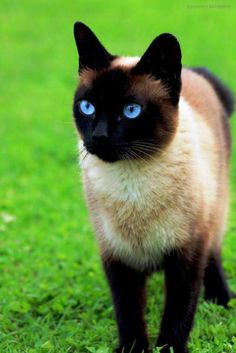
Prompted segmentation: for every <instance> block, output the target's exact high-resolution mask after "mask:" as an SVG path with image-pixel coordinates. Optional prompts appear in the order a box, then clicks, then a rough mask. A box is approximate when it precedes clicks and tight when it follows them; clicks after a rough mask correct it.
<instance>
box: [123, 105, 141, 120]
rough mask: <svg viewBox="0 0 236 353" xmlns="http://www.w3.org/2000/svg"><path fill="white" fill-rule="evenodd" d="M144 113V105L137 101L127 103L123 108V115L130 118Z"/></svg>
mask: <svg viewBox="0 0 236 353" xmlns="http://www.w3.org/2000/svg"><path fill="white" fill-rule="evenodd" d="M141 113H142V107H141V105H140V104H137V103H129V104H126V105H125V106H124V108H123V115H124V116H125V117H126V118H128V119H135V118H137V117H138V116H139V115H140V114H141Z"/></svg>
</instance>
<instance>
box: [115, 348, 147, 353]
mask: <svg viewBox="0 0 236 353" xmlns="http://www.w3.org/2000/svg"><path fill="white" fill-rule="evenodd" d="M114 353H151V351H150V350H149V349H148V348H146V347H133V348H132V347H131V348H130V347H118V348H116V349H115V351H114Z"/></svg>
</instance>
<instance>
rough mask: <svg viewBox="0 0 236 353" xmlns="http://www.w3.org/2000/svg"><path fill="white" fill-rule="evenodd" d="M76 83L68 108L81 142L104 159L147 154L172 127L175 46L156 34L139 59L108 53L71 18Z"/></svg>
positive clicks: (168, 38) (177, 84) (177, 90)
mask: <svg viewBox="0 0 236 353" xmlns="http://www.w3.org/2000/svg"><path fill="white" fill-rule="evenodd" d="M74 33H75V40H76V44H77V48H78V52H79V74H80V86H79V88H78V89H77V91H76V93H75V97H74V104H73V112H74V117H75V122H76V126H77V128H78V131H79V133H80V135H81V138H82V139H83V142H84V146H85V148H86V149H87V151H88V152H89V153H91V154H95V155H97V156H98V157H99V158H100V159H102V160H104V161H106V162H115V161H118V160H123V159H145V160H146V159H147V158H149V157H151V156H152V155H153V154H154V153H158V152H160V151H161V150H162V149H163V148H164V146H165V145H166V144H168V143H169V142H170V141H171V139H172V138H173V136H174V134H175V131H176V127H177V115H178V114H177V112H178V100H179V94H180V88H181V80H180V73H181V52H180V48H179V44H178V42H177V40H176V39H175V37H173V36H172V35H170V34H162V35H161V36H159V37H157V38H156V39H155V40H154V41H153V42H152V43H151V45H150V47H149V48H148V49H147V51H146V52H145V53H144V55H143V56H142V57H141V59H137V58H131V59H129V60H127V59H125V58H123V59H122V58H119V57H115V56H112V55H111V54H109V53H108V52H107V51H106V49H105V48H104V47H103V46H102V45H101V43H100V42H99V41H98V39H97V38H96V36H95V35H94V34H93V32H91V30H90V29H89V28H88V27H87V26H85V25H83V24H81V23H76V24H75V28H74Z"/></svg>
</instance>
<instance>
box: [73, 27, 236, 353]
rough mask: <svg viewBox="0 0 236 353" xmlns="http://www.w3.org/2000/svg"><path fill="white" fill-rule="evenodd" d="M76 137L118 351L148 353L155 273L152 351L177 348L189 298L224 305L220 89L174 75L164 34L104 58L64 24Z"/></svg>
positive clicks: (223, 105) (229, 106) (183, 337)
mask: <svg viewBox="0 0 236 353" xmlns="http://www.w3.org/2000/svg"><path fill="white" fill-rule="evenodd" d="M74 36H75V41H76V45H77V49H78V53H79V79H80V83H79V87H78V89H77V90H76V93H75V96H74V104H73V113H74V119H75V123H76V127H77V130H78V133H79V135H80V141H81V142H80V152H81V167H82V174H83V182H84V188H85V194H86V198H87V203H88V208H89V212H90V215H91V219H92V222H93V225H94V229H95V233H96V237H97V240H98V243H99V246H100V251H101V258H102V263H103V266H104V270H105V274H106V277H107V280H108V283H109V286H110V289H111V293H112V298H113V302H114V308H115V314H116V320H117V325H118V331H119V345H118V347H117V348H116V350H115V352H117V353H121V352H123V353H128V352H132V353H141V352H150V350H149V349H150V348H149V343H148V335H147V329H146V324H145V320H144V313H145V296H146V295H145V286H146V280H147V278H148V276H149V275H150V274H151V273H153V272H155V271H158V270H159V269H163V271H164V273H165V287H166V293H165V296H166V299H165V308H164V313H163V317H162V320H161V324H160V332H159V335H158V337H157V340H156V346H157V347H162V348H161V352H162V353H168V352H170V351H171V347H172V348H173V351H174V352H175V353H186V352H188V348H187V340H188V337H189V333H190V330H191V328H192V325H193V320H194V314H195V311H196V306H197V302H198V298H199V292H200V289H201V287H202V285H203V284H204V287H205V297H206V299H208V300H213V301H215V302H216V303H218V304H221V305H223V306H227V303H228V301H229V300H230V297H231V293H230V291H229V289H228V286H227V284H226V280H225V276H224V272H223V268H222V263H221V243H222V237H223V234H224V231H225V223H226V217H227V209H228V187H227V184H228V164H229V156H230V131H229V124H228V117H229V116H230V115H231V114H232V112H233V98H232V94H231V92H230V91H229V90H228V89H227V88H226V87H225V86H224V85H223V84H222V82H221V81H220V80H219V79H218V78H217V77H215V76H214V75H213V74H211V73H210V72H209V71H208V70H207V69H204V68H192V69H190V68H183V69H182V66H181V49H180V45H179V43H178V41H177V39H176V38H175V37H174V36H173V35H171V34H168V33H163V34H161V35H159V36H158V37H157V38H155V39H154V40H153V42H152V43H151V44H150V46H149V47H148V49H147V50H146V51H145V53H144V54H143V56H142V57H141V58H139V57H120V56H114V55H111V54H110V53H109V52H108V51H107V50H106V49H105V48H104V47H103V45H102V44H101V43H100V42H99V40H98V39H97V37H96V36H95V35H94V33H93V32H92V31H91V30H90V29H89V28H88V27H87V26H86V25H84V24H83V23H79V22H77V23H75V26H74Z"/></svg>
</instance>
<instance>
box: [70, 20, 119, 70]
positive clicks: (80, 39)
mask: <svg viewBox="0 0 236 353" xmlns="http://www.w3.org/2000/svg"><path fill="white" fill-rule="evenodd" d="M74 37H75V42H76V46H77V49H78V53H79V72H81V71H82V70H83V69H84V68H89V69H95V70H99V69H103V68H105V67H107V66H109V64H110V62H111V61H112V60H113V58H114V57H113V56H112V55H111V54H109V53H108V52H107V50H106V49H105V48H104V47H103V46H102V44H101V43H100V42H99V40H98V39H97V37H96V36H95V34H94V33H93V32H92V31H91V29H89V28H88V27H87V26H86V25H85V24H83V23H81V22H76V23H75V24H74Z"/></svg>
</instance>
